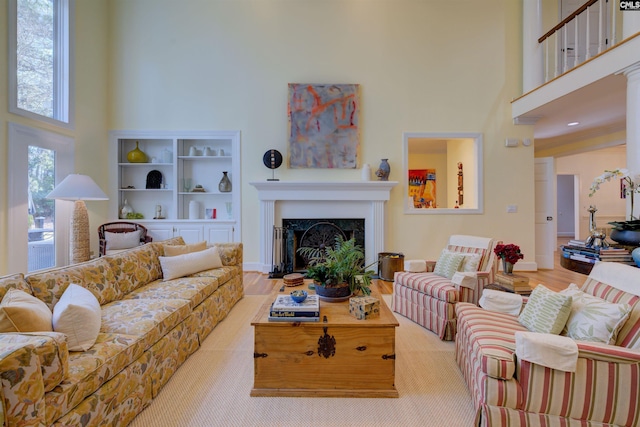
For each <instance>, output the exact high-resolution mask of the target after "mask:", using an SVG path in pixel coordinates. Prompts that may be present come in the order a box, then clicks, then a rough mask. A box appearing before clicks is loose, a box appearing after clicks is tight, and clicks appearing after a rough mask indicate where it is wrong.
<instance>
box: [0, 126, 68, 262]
mask: <svg viewBox="0 0 640 427" xmlns="http://www.w3.org/2000/svg"><path fill="white" fill-rule="evenodd" d="M8 142H9V162H8V163H9V166H8V168H7V172H8V182H9V194H8V196H9V197H8V200H9V209H8V215H9V216H8V220H9V221H8V222H9V230H8V239H6V241H7V242H11V248H10V250H8V251H7V254H8V270H9V271H8V273H19V272H32V271H36V270H40V269H44V268H49V267H54V266H61V265H66V264H67V262H68V253H67V248H68V243H69V240H68V237H69V236H68V230H69V224H68V218H69V213H70V203H68V202H67V203H65V202H59V203H54V202H53V201H52V200H51V201H50V200H47V199H46V196H47V194H49V192H50V191H51V190H52V189H53V187H55V185H56V184H57V183H59V182H60V181H62V180H63V179H64V177H66V176H67V175H68V174H70V173H72V172H73V163H74V153H73V149H74V141H73V139H72V138H69V137H66V136H63V135H59V134H56V133H52V132H47V131H44V130H41V129H36V128H32V127H28V126H23V125H19V124H16V123H9V140H8ZM65 219H67V220H66V221H65ZM7 244H8V243H7ZM7 249H9V248H7Z"/></svg>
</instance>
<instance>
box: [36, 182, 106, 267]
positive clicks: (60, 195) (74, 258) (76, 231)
mask: <svg viewBox="0 0 640 427" xmlns="http://www.w3.org/2000/svg"><path fill="white" fill-rule="evenodd" d="M47 199H57V200H73V201H75V204H74V208H73V212H72V213H71V218H70V224H71V227H70V228H69V261H70V262H71V263H73V264H75V263H78V262H84V261H88V260H89V257H90V254H91V252H90V249H89V241H90V238H89V213H88V212H87V206H86V205H85V204H84V200H109V198H108V197H107V195H106V194H105V193H104V191H102V189H101V188H100V187H98V184H96V183H95V182H94V181H93V179H91V177H89V176H87V175H80V174H76V173H74V174H71V175H68V176H67V177H66V178H65V179H63V180H62V182H61V183H60V184H58V185H57V186H56V188H54V189H53V191H51V193H49V194H47Z"/></svg>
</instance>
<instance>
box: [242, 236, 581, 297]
mask: <svg viewBox="0 0 640 427" xmlns="http://www.w3.org/2000/svg"><path fill="white" fill-rule="evenodd" d="M566 240H568V239H562V238H560V239H558V245H560V244H563V243H565V242H566ZM561 253H562V252H561V251H560V250H557V251H556V256H555V262H554V268H553V270H538V271H520V272H519V271H516V274H518V275H521V276H527V277H529V284H530V285H531V287H535V286H536V285H537V284H538V283H542V284H543V285H545V286H546V287H548V288H549V289H552V290H554V291H561V290H562V289H564V288H566V287H567V286H569V284H570V283H575V284H577V285H578V286H581V285H582V283H584V280H585V279H586V277H587V276H585V275H584V274H580V273H576V272H574V271H570V270H567V269H566V268H564V267H562V266H560V257H561V256H562V255H561ZM277 282H278V280H277V279H269V276H268V275H266V274H261V273H257V272H255V271H254V272H252V271H248V272H245V273H244V291H245V293H246V294H247V295H267V294H269V293H270V292H271V291H272V290H273V287H274V286H276V283H277ZM373 283H374V286H377V287H378V291H379V292H380V293H382V294H390V293H392V291H393V282H388V281H385V280H374V281H373Z"/></svg>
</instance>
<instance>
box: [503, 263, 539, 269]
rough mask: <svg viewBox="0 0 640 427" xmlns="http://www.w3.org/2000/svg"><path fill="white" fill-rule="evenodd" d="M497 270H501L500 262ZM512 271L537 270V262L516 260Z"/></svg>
mask: <svg viewBox="0 0 640 427" xmlns="http://www.w3.org/2000/svg"><path fill="white" fill-rule="evenodd" d="M499 270H500V271H502V265H501V264H499ZM513 271H538V263H537V262H524V261H518V262H517V263H516V264H515V265H514V266H513Z"/></svg>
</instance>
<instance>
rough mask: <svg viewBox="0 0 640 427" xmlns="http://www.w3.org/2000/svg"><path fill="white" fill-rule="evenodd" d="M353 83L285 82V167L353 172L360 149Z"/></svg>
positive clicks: (358, 107) (355, 86)
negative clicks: (287, 83)
mask: <svg viewBox="0 0 640 427" xmlns="http://www.w3.org/2000/svg"><path fill="white" fill-rule="evenodd" d="M358 91H359V85H357V84H302V83H289V94H288V95H289V101H288V116H289V167H290V168H293V169H297V168H313V169H355V168H356V167H357V166H358V150H359V146H360V129H359V115H360V100H359V96H358Z"/></svg>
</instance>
